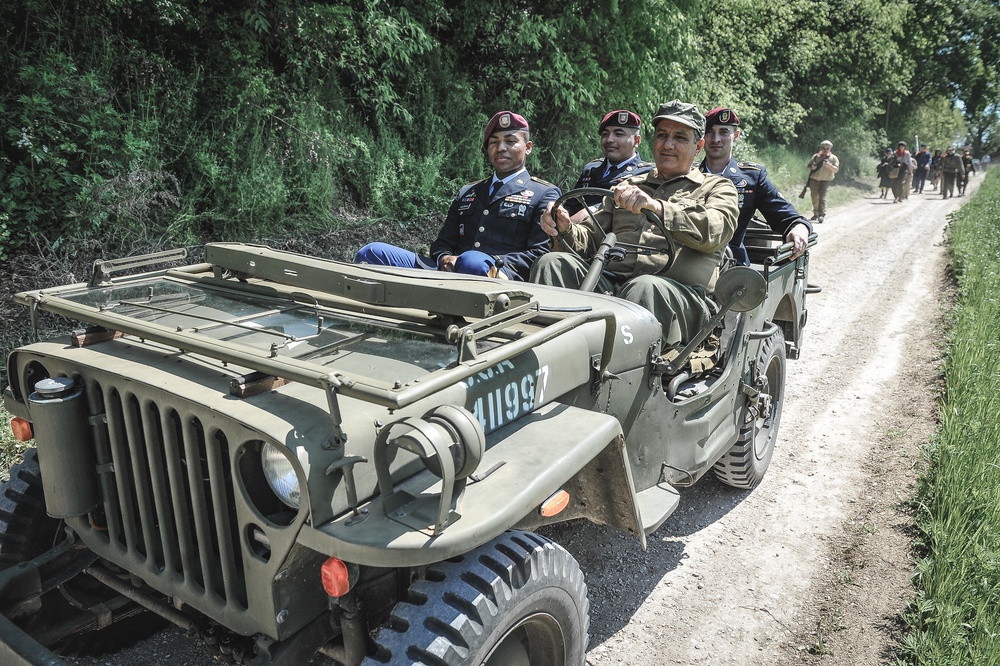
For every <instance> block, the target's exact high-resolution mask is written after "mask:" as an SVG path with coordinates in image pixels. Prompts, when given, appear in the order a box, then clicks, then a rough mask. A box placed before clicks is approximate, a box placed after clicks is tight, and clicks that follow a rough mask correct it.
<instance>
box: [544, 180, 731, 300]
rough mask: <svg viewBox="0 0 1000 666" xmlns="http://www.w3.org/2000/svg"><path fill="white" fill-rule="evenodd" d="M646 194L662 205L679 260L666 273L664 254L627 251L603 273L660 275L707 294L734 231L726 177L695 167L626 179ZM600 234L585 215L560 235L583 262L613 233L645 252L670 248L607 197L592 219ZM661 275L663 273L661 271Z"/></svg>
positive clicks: (558, 246) (642, 219) (555, 245)
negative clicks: (683, 172)
mask: <svg viewBox="0 0 1000 666" xmlns="http://www.w3.org/2000/svg"><path fill="white" fill-rule="evenodd" d="M626 182H629V183H631V184H633V185H637V186H638V187H640V188H642V189H643V191H645V192H646V193H647V194H649V195H651V196H653V197H654V198H656V199H659V200H661V201H663V202H664V206H663V213H664V219H663V222H664V226H665V227H666V229H667V231H668V232H669V233H670V236H671V237H672V238H673V240H674V242H675V243H676V245H677V260H676V261H675V262H674V263H673V265H671V266H670V268H669V269H668V270H666V271H665V272H662V271H663V269H664V267H665V266H666V259H667V255H666V254H662V253H651V254H638V255H637V254H635V253H633V252H629V253H628V254H627V255H626V257H625V260H624V261H616V262H612V263H609V264H608V265H607V266H606V269H607V270H608V271H610V272H611V273H613V274H614V275H616V276H617V277H618V278H620V279H622V280H627V279H629V278H633V277H635V276H637V275H651V274H662V275H664V276H665V277H669V278H672V279H674V280H677V281H678V282H682V283H684V284H687V285H692V286H701V287H704V288H705V291H706V292H707V293H709V294H711V293H712V292H713V291H714V289H715V280H716V278H717V277H718V274H719V263H720V262H721V260H722V256H723V254H724V253H725V250H726V244H727V243H728V242H729V240H730V239H731V238H732V237H733V233H734V232H735V231H736V220H737V218H738V217H739V212H740V209H739V203H738V197H737V193H736V188H735V187H734V186H733V184H732V182H730V181H729V180H728V179H726V178H720V177H719V176H713V175H711V174H706V173H702V172H701V171H699V170H697V169H694V170H692V171H690V172H688V173H687V174H686V175H684V176H675V177H673V178H671V179H669V180H662V179H660V178H659V177H658V176H657V175H656V172H655V171H650V172H648V173H644V174H642V175H639V176H633V177H632V178H629V179H627V181H626ZM595 218H596V220H597V223H598V224H599V225H600V227H601V230H602V231H598V230H597V229H596V228H595V227H594V223H593V220H591V219H590V218H589V217H588V218H587V219H586V220H585V221H584V222H582V223H580V224H574V225H573V226H571V227H570V229H569V232H568V233H567V234H566V235H565V236H563V237H561V238H563V239H565V241H566V242H567V243H569V244H570V245H571V246H572V248H573V249H574V250H576V251H577V252H578V253H580V255H581V256H583V257H585V258H590V257H592V256H593V255H594V252H596V250H597V247H598V246H599V245H600V243H601V241H602V240H603V239H604V233H605V232H608V231H613V232H614V233H615V235H616V236H617V238H618V241H619V242H621V243H627V244H631V245H639V246H641V247H644V248H651V249H665V248H668V247H669V244H668V242H667V240H666V239H665V238H664V237H663V233H662V232H661V231H660V229H659V227H657V226H656V225H654V224H653V223H652V222H650V221H649V220H648V219H647V218H646V216H645V215H644V214H643V213H638V214H636V213H630V212H629V211H628V210H626V209H624V208H617V207H615V205H614V202H613V201H612V200H611V199H610V198H606V199H605V200H604V203H603V206H602V208H601V210H600V211H598V212H597V213H596V215H595ZM552 249H553V251H565V248H564V246H563V244H562V243H561V242H560V241H559V240H557V239H553V241H552ZM661 272H662V273H661Z"/></svg>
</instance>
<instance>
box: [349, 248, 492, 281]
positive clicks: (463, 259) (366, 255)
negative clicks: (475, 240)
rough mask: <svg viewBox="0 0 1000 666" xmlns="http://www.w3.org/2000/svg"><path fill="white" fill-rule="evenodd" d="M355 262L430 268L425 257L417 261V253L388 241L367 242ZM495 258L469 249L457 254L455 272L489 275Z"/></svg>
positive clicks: (356, 256)
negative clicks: (390, 243)
mask: <svg viewBox="0 0 1000 666" xmlns="http://www.w3.org/2000/svg"><path fill="white" fill-rule="evenodd" d="M354 263H356V264H374V265H376V266H398V267H400V268H432V266H429V265H427V262H426V259H425V260H424V261H419V260H418V259H417V254H416V253H415V252H411V251H409V250H404V249H403V248H401V247H396V246H395V245H389V244H388V243H369V244H368V245H365V246H364V247H363V248H361V249H360V250H358V253H357V255H355V257H354ZM496 265H497V260H496V258H495V257H492V256H490V255H488V254H486V253H485V252H480V251H478V250H469V251H468V252H463V253H462V254H460V255H458V259H457V260H456V261H455V272H456V273H465V274H466V275H489V273H490V270H491V269H493V268H495V267H496ZM502 270H503V272H504V273H506V274H507V276H508V277H511V273H510V272H509V271H508V270H507V268H506V267H504V268H503V269H502Z"/></svg>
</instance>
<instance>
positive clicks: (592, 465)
mask: <svg viewBox="0 0 1000 666" xmlns="http://www.w3.org/2000/svg"><path fill="white" fill-rule="evenodd" d="M489 439H490V441H489V445H488V446H489V448H488V449H487V451H486V453H485V454H484V455H483V459H482V461H481V462H480V464H479V466H478V469H477V470H476V472H474V473H473V475H472V476H470V477H469V479H468V482H467V484H466V486H465V488H464V490H462V492H461V493H456V495H457V500H456V501H455V503H454V506H453V510H452V511H451V516H450V518H449V522H448V525H447V526H446V528H445V529H444V530H442V531H441V532H440V533H439V534H437V535H435V534H434V516H435V515H436V513H437V508H438V501H439V498H440V489H441V484H440V481H439V479H438V478H437V477H435V476H433V475H432V474H431V473H430V472H423V473H420V474H417V475H415V476H413V477H411V478H409V479H407V480H406V481H404V482H403V483H400V484H398V485H397V486H396V488H395V490H396V491H397V492H396V493H395V494H396V495H398V494H399V493H400V491H402V492H403V493H405V494H407V495H408V496H409V497H411V498H412V499H411V500H410V501H409V502H407V503H404V504H398V503H393V505H392V506H391V507H389V508H387V507H386V506H385V504H383V501H382V497H376V498H374V499H373V500H372V501H371V502H369V503H368V504H367V505H365V506H364V507H362V509H363V513H362V514H361V517H359V516H355V515H352V514H347V515H343V516H341V517H339V518H337V519H335V520H331V521H328V522H326V523H324V524H322V525H318V526H313V527H311V526H305V527H303V528H302V530H301V532H300V533H299V538H298V540H299V542H300V543H302V544H303V545H305V546H307V547H309V548H312V549H314V550H316V551H319V552H322V553H326V554H329V555H336V556H337V557H338V558H340V559H342V560H345V561H348V562H364V563H365V564H366V565H370V566H381V567H402V566H421V565H425V564H430V563H432V562H438V561H441V560H445V559H448V558H450V557H454V556H456V555H461V554H463V553H467V552H469V551H470V550H472V549H474V548H476V547H477V546H479V545H481V544H483V543H486V542H487V541H489V540H490V539H492V538H494V537H496V536H497V535H498V534H501V533H503V532H504V531H506V530H508V529H510V528H512V527H515V526H518V527H522V528H523V527H537V526H539V525H542V524H546V523H549V522H561V521H564V520H568V519H571V518H577V517H584V518H588V519H590V520H592V521H594V522H597V523H603V524H608V525H612V526H614V527H617V528H619V529H623V530H625V531H628V532H629V533H631V534H634V535H635V536H636V537H637V538H639V539H640V540H641V541H642V542H643V546H645V535H644V533H643V530H642V527H641V521H640V518H639V511H638V508H637V504H636V500H635V492H634V486H633V484H632V476H631V472H630V469H629V467H628V463H627V459H626V454H625V440H624V437H623V435H622V430H621V424H620V423H619V422H618V420H617V419H615V418H614V417H613V416H610V415H608V414H601V413H599V412H593V411H590V410H586V409H580V408H578V407H572V406H569V405H563V404H558V403H553V404H550V405H546V406H545V407H542V408H540V409H538V410H536V411H535V412H533V413H532V414H530V415H528V416H526V417H523V418H521V419H519V420H518V421H515V422H513V423H511V424H509V425H507V426H505V427H503V428H501V429H500V430H497V431H496V432H495V433H493V435H492V436H491V437H490V438H489ZM560 489H565V490H568V491H569V492H570V497H571V502H570V505H569V506H568V507H567V509H566V510H565V511H563V512H562V513H561V514H559V515H558V516H555V517H553V518H552V519H543V518H542V517H541V516H540V515H539V513H538V509H539V506H540V505H541V504H542V502H544V501H545V500H546V499H547V498H548V497H550V496H551V495H552V494H553V493H555V492H556V491H558V490H560Z"/></svg>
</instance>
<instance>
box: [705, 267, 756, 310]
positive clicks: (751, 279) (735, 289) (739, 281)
mask: <svg viewBox="0 0 1000 666" xmlns="http://www.w3.org/2000/svg"><path fill="white" fill-rule="evenodd" d="M766 297H767V281H766V280H765V279H764V276H763V275H761V274H760V273H758V272H757V271H755V270H754V269H752V268H748V267H747V266H734V267H732V268H730V269H729V270H726V271H723V272H722V274H721V275H719V279H718V281H716V283H715V300H716V302H718V303H719V305H720V306H722V309H723V311H727V310H733V311H734V312H748V311H749V310H753V309H754V308H755V307H757V306H758V305H760V304H761V303H763V302H764V299H765V298H766Z"/></svg>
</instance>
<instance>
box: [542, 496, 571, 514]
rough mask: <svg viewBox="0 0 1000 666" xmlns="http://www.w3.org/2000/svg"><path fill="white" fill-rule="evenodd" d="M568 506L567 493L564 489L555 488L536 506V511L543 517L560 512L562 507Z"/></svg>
mask: <svg viewBox="0 0 1000 666" xmlns="http://www.w3.org/2000/svg"><path fill="white" fill-rule="evenodd" d="M567 506H569V493H568V492H566V491H565V490H557V491H555V492H554V493H552V494H551V495H549V498H548V499H547V500H545V501H544V502H542V505H541V506H540V507H538V512H539V513H540V514H542V516H544V517H545V518H551V517H552V516H555V515H558V514H560V513H562V511H563V509H565V508H566V507H567Z"/></svg>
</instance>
